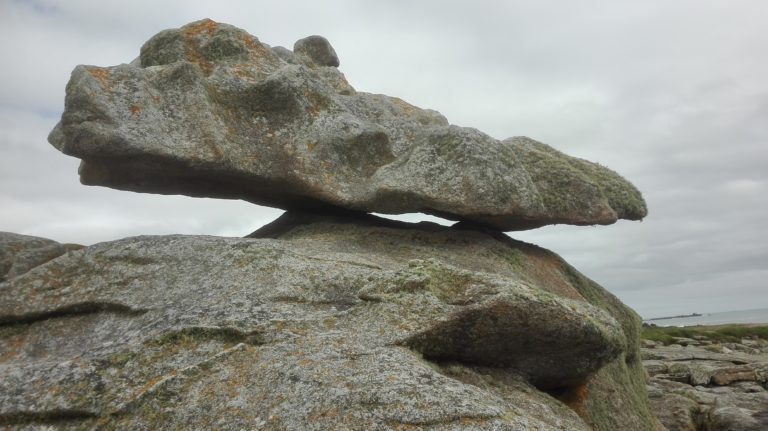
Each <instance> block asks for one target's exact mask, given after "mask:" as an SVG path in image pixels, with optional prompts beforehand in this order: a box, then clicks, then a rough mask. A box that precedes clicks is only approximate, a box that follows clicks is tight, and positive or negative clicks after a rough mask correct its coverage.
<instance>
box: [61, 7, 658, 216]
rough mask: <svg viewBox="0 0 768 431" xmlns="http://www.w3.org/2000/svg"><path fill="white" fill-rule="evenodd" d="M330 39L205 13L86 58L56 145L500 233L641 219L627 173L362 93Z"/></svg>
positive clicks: (183, 182) (292, 202)
mask: <svg viewBox="0 0 768 431" xmlns="http://www.w3.org/2000/svg"><path fill="white" fill-rule="evenodd" d="M338 65H339V59H338V56H337V55H336V52H335V51H334V49H333V47H332V46H331V44H330V43H329V42H328V41H327V40H326V39H325V38H322V37H320V36H310V37H308V38H305V39H301V40H299V41H298V42H296V44H295V46H294V51H290V50H289V49H287V48H283V47H274V48H272V47H270V46H268V45H266V44H264V43H262V42H260V41H259V40H258V39H257V38H256V37H254V36H251V35H250V34H248V33H246V32H245V31H243V30H241V29H238V28H236V27H233V26H230V25H227V24H220V23H216V22H214V21H211V20H203V21H198V22H194V23H191V24H188V25H185V26H183V27H181V28H178V29H172V30H165V31H163V32H161V33H159V34H157V35H156V36H154V37H152V38H151V39H150V40H149V41H147V42H146V43H145V44H144V46H142V48H141V52H140V56H139V58H138V59H136V60H135V61H133V62H131V63H130V64H121V65H118V66H113V67H96V66H84V65H81V66H77V67H76V68H75V70H74V71H73V72H72V76H71V79H70V81H69V83H68V84H67V91H66V99H65V111H64V114H63V115H62V119H61V121H60V123H59V124H58V125H57V126H56V128H55V129H54V130H53V131H52V132H51V134H50V136H49V141H50V142H51V143H52V144H53V145H54V146H55V147H56V148H58V149H59V150H60V151H62V152H63V153H65V154H68V155H71V156H75V157H78V158H80V159H82V164H81V166H80V171H79V173H80V179H81V181H82V183H83V184H88V185H101V186H107V187H113V188H117V189H122V190H131V191H137V192H148V193H162V194H184V195H189V196H200V197H214V198H228V199H243V200H246V201H249V202H253V203H256V204H261V205H268V206H273V207H278V208H283V209H288V210H311V211H316V212H317V211H324V212H327V213H335V212H338V211H340V210H341V209H344V210H351V211H360V212H378V213H389V214H401V213H412V212H423V213H428V214H433V215H437V216H440V217H445V218H448V219H452V220H461V221H465V222H469V223H474V224H478V225H485V226H490V227H493V228H495V229H499V230H504V231H508V230H522V229H531V228H536V227H539V226H544V225H548V224H556V223H567V224H575V225H592V224H611V223H614V222H616V221H617V220H618V219H629V220H640V219H642V218H643V217H644V216H645V215H646V213H647V210H646V206H645V202H644V201H643V198H642V196H641V194H640V192H639V191H638V190H637V189H636V188H635V187H634V186H633V185H632V184H630V183H629V182H628V181H626V180H625V179H623V178H622V177H621V176H619V175H618V174H616V173H615V172H613V171H611V170H609V169H608V168H605V167H603V166H600V165H598V164H595V163H591V162H588V161H585V160H582V159H578V158H574V157H569V156H567V155H565V154H563V153H561V152H559V151H557V150H555V149H553V148H552V147H550V146H548V145H546V144H543V143H541V142H537V141H535V140H533V139H530V138H526V137H515V138H510V139H505V140H498V139H495V138H493V137H491V136H488V135H487V134H485V133H482V132H480V131H479V130H476V129H472V128H467V127H458V126H455V125H450V124H449V123H448V121H447V120H446V119H445V117H443V116H442V115H441V114H440V113H438V112H436V111H432V110H429V109H421V108H418V107H416V106H413V105H411V104H409V103H406V102H405V101H403V100H401V99H398V98H396V97H389V96H385V95H381V94H369V93H364V92H358V91H356V90H355V89H354V88H353V87H352V86H351V85H350V84H349V83H348V82H347V80H346V78H345V76H344V75H343V74H342V73H341V72H340V71H339V70H338V69H337V66H338Z"/></svg>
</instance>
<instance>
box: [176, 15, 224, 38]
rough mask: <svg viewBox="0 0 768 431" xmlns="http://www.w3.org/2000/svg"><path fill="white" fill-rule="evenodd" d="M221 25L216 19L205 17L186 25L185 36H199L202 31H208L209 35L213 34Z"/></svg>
mask: <svg viewBox="0 0 768 431" xmlns="http://www.w3.org/2000/svg"><path fill="white" fill-rule="evenodd" d="M218 27H219V23H217V22H216V21H214V20H212V19H209V18H205V19H203V20H200V21H197V22H195V23H192V24H190V25H188V26H186V27H184V35H185V36H198V35H200V34H202V33H207V34H208V36H213V33H214V32H215V31H216V29H217V28H218Z"/></svg>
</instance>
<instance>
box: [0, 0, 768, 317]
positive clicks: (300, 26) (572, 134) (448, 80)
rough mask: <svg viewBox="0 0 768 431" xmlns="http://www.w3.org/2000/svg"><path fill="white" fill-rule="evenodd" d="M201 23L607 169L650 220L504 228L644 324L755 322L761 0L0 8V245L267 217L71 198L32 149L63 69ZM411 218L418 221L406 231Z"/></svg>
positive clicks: (193, 206)
mask: <svg viewBox="0 0 768 431" xmlns="http://www.w3.org/2000/svg"><path fill="white" fill-rule="evenodd" d="M204 17H208V18H211V19H213V20H216V21H220V22H226V23H230V24H233V25H236V26H238V27H241V28H243V29H245V30H247V31H248V32H249V33H251V34H253V35H255V36H257V37H258V38H259V39H260V40H261V41H262V42H264V43H267V44H270V45H272V46H275V45H282V46H286V47H288V48H291V47H292V46H293V42H295V41H296V40H297V39H300V38H302V37H305V36H308V35H312V34H320V35H323V36H325V37H327V38H328V39H329V40H330V41H331V43H332V44H333V46H334V47H335V49H336V52H337V53H338V54H339V57H340V59H341V67H340V70H341V71H342V72H344V73H345V74H346V76H347V79H348V80H349V82H350V83H351V84H352V85H353V86H354V87H355V88H356V89H357V90H359V91H367V92H373V93H385V94H388V95H392V96H398V97H401V98H403V99H405V100H407V101H409V102H410V103H413V104H415V105H417V106H420V107H423V108H431V109H436V110H438V111H440V112H441V113H442V114H444V115H445V116H446V117H447V118H448V120H449V121H450V122H451V123H453V124H457V125H460V126H471V127H476V128H478V129H480V130H482V131H484V132H486V133H488V134H490V135H492V136H494V137H496V138H507V137H510V136H517V135H525V136H530V137H532V138H534V139H537V140H540V141H543V142H546V143H548V144H550V145H552V146H554V147H555V148H557V149H559V150H561V151H564V152H566V153H568V154H571V155H574V156H578V157H583V158H586V159H589V160H592V161H596V162H599V163H601V164H603V165H607V166H609V167H610V168H612V169H614V170H616V171H618V172H619V173H621V174H622V175H624V176H625V177H627V178H628V179H630V180H631V181H632V182H633V183H634V184H635V185H637V186H638V188H640V190H641V191H642V192H643V194H644V196H645V198H646V201H647V202H648V206H649V210H650V215H649V216H648V218H647V219H646V220H645V221H643V222H641V223H639V222H628V221H621V222H619V223H617V224H615V225H612V226H607V227H575V226H555V227H547V228H542V229H537V230H534V231H529V232H513V233H510V235H511V236H512V237H514V238H518V239H522V240H525V241H529V242H533V243H536V244H538V245H541V246H544V247H547V248H549V249H551V250H553V251H555V252H557V253H559V254H560V255H562V256H563V257H564V258H565V259H566V260H568V261H569V262H571V263H572V264H573V265H574V266H576V267H577V268H578V269H579V270H581V271H582V272H583V273H585V274H586V275H587V276H589V277H591V278H592V279H594V280H596V281H597V282H599V283H600V284H602V285H603V286H605V287H606V288H607V289H608V290H610V291H611V292H613V293H614V294H616V295H617V296H619V297H620V298H621V299H622V300H623V301H624V302H626V303H627V304H629V305H630V306H631V307H633V308H635V310H637V311H638V312H639V313H640V314H641V315H643V316H644V317H654V316H660V315H670V314H682V313H691V312H717V311H728V310H738V309H750V308H763V307H768V285H767V284H768V283H766V280H768V252H767V251H766V250H768V246H767V244H768V228H767V227H766V220H767V219H768V198H767V197H766V196H767V194H768V78H766V77H768V55H767V54H766V53H768V30H766V22H768V2H764V1H759V0H754V1H746V0H730V1H726V0H722V1H717V2H715V1H704V0H675V1H668V0H654V1H643V2H634V1H615V0H610V1H609V0H605V1H597V0H590V1H585V0H582V1H578V2H575V1H567V0H562V1H542V0H537V1H532V0H531V1H509V0H507V1H501V0H499V1H478V0H473V1H462V2H458V1H446V0H443V1H419V2H416V1H404V0H403V1H393V0H387V1H381V0H371V1H362V0H359V1H351V0H350V1H318V0H315V1H311V2H310V1H289V0H278V1H216V2H214V1H162V2H161V1H157V0H132V1H119V2H118V1H115V2H112V1H96V0H93V1H84V0H60V1H57V0H29V1H24V0H0V56H1V57H0V58H2V59H3V62H2V66H1V67H0V151H2V152H1V153H0V230H5V231H12V232H17V233H23V234H28V235H37V236H43V237H47V238H52V239H55V240H57V241H62V242H76V243H81V244H92V243H95V242H99V241H107V240H113V239H118V238H122V237H125V236H130V235H139V234H166V233H185V234H212V235H229V236H242V235H245V234H248V233H249V232H251V231H253V230H255V229H256V228H258V227H259V226H261V225H263V224H264V223H267V222H269V221H270V220H272V219H274V218H275V217H277V216H279V215H280V213H281V211H279V210H276V209H271V208H265V207H259V206H255V205H252V204H247V203H244V202H238V201H225V200H213V199H193V198H187V197H181V196H178V197H177V196H156V195H148V194H137V193H131V192H124V191H116V190H111V189H106V188H101V187H86V186H82V185H80V184H79V180H78V176H77V166H78V160H76V159H73V158H70V157H67V156H64V155H62V154H60V153H59V152H58V151H56V150H55V149H54V148H53V147H51V146H50V145H49V144H48V143H47V142H46V137H47V134H48V132H49V131H50V130H51V129H52V128H53V126H54V125H55V124H56V122H57V121H58V119H59V117H60V116H61V112H62V109H63V103H64V87H65V85H66V83H67V80H68V79H69V74H70V72H71V70H72V69H73V68H74V67H75V65H77V64H93V65H99V66H110V65H116V64H119V63H127V62H130V61H131V60H133V59H134V58H135V57H137V56H138V53H139V48H140V46H141V45H142V44H143V43H144V42H145V41H146V40H147V39H149V38H150V37H151V36H152V35H154V34H155V33H157V32H159V31H160V30H163V29H166V28H174V27H179V26H181V25H184V24H186V23H188V22H190V21H195V20H198V19H201V18H204ZM409 219H411V220H416V219H419V217H414V216H411V217H410V218H409Z"/></svg>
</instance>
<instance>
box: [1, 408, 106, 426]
mask: <svg viewBox="0 0 768 431" xmlns="http://www.w3.org/2000/svg"><path fill="white" fill-rule="evenodd" d="M98 418H99V415H98V414H96V413H94V412H89V411H86V410H51V411H33V412H15V413H9V414H0V425H6V426H8V425H31V424H38V425H57V424H65V423H69V422H83V421H88V420H93V419H98Z"/></svg>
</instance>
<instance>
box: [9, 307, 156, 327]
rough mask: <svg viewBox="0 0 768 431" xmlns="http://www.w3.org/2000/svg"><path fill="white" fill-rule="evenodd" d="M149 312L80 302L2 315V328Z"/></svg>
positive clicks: (136, 314) (137, 314)
mask: <svg viewBox="0 0 768 431" xmlns="http://www.w3.org/2000/svg"><path fill="white" fill-rule="evenodd" d="M147 311H148V310H143V309H135V308H131V307H129V306H127V305H124V304H119V303H114V302H91V301H88V302H80V303H77V304H71V305H67V306H64V307H59V308H56V309H54V310H49V311H41V312H37V313H27V314H19V315H8V314H6V315H0V327H3V326H11V325H17V324H29V323H35V322H40V321H42V320H48V319H54V318H61V317H73V316H83V315H86V314H96V313H104V312H107V313H115V314H121V315H125V316H140V315H142V314H144V313H146V312H147Z"/></svg>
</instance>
